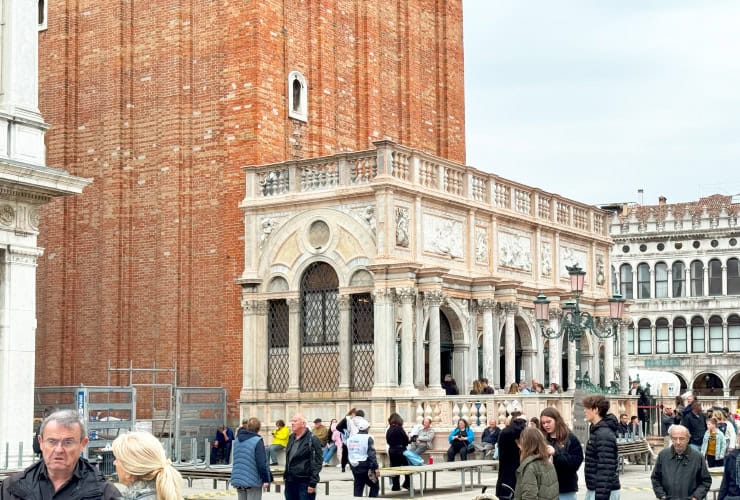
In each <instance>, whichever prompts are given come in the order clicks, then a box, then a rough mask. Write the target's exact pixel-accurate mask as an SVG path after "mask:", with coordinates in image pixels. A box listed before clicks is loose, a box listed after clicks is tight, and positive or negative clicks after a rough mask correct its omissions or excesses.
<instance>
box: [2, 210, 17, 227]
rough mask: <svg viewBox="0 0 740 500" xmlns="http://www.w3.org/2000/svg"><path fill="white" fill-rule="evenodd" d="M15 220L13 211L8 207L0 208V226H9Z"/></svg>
mask: <svg viewBox="0 0 740 500" xmlns="http://www.w3.org/2000/svg"><path fill="white" fill-rule="evenodd" d="M13 220H15V210H13V207H11V206H10V205H3V206H0V224H2V225H3V226H10V225H11V224H12V223H13Z"/></svg>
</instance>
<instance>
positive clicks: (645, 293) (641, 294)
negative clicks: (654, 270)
mask: <svg viewBox="0 0 740 500" xmlns="http://www.w3.org/2000/svg"><path fill="white" fill-rule="evenodd" d="M637 298H638V299H649V298H650V266H648V265H647V264H645V263H644V262H643V263H642V264H639V265H638V266H637Z"/></svg>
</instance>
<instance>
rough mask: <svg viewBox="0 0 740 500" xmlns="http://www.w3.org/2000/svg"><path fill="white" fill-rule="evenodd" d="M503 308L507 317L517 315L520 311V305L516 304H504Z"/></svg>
mask: <svg viewBox="0 0 740 500" xmlns="http://www.w3.org/2000/svg"><path fill="white" fill-rule="evenodd" d="M501 307H503V309H504V312H505V313H506V315H507V316H508V315H515V314H516V312H517V311H518V310H519V305H518V304H517V303H516V302H504V303H503V304H501Z"/></svg>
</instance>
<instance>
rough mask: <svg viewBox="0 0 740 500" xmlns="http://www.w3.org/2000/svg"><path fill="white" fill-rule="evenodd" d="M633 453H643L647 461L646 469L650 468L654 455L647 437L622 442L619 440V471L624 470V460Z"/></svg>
mask: <svg viewBox="0 0 740 500" xmlns="http://www.w3.org/2000/svg"><path fill="white" fill-rule="evenodd" d="M633 455H641V456H642V457H643V460H644V462H645V470H646V471H647V470H649V467H650V463H651V460H652V459H653V458H655V457H654V456H653V450H651V449H650V444H649V443H648V442H647V440H645V439H641V440H639V441H631V442H624V443H620V442H617V458H618V460H619V471H620V472H624V460H625V458H627V457H630V456H633Z"/></svg>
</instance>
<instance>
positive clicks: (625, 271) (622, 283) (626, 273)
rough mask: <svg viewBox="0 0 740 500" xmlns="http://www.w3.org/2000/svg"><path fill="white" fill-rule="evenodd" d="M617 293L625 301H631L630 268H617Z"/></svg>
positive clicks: (624, 266) (624, 265) (626, 266)
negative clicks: (618, 292)
mask: <svg viewBox="0 0 740 500" xmlns="http://www.w3.org/2000/svg"><path fill="white" fill-rule="evenodd" d="M619 291H620V293H621V294H622V297H623V298H625V299H631V298H633V296H632V266H631V265H629V264H622V265H621V267H620V268H619Z"/></svg>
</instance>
